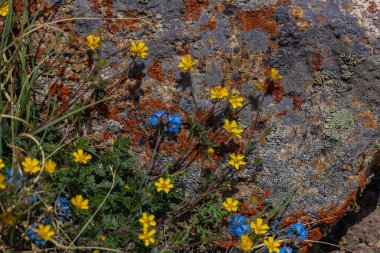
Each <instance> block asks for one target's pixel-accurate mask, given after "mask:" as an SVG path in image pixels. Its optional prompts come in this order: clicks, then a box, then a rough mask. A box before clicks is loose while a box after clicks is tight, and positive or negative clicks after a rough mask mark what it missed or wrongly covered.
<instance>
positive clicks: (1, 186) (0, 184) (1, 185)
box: [0, 174, 7, 190]
mask: <svg viewBox="0 0 380 253" xmlns="http://www.w3.org/2000/svg"><path fill="white" fill-rule="evenodd" d="M5 187H7V185H6V183H5V176H4V175H3V174H0V189H2V190H4V189H5Z"/></svg>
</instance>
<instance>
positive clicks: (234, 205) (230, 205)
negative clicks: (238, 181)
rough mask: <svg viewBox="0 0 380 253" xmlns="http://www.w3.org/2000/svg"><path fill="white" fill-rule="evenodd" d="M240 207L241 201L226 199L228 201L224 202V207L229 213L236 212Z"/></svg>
mask: <svg viewBox="0 0 380 253" xmlns="http://www.w3.org/2000/svg"><path fill="white" fill-rule="evenodd" d="M238 205H239V201H237V200H234V199H232V198H226V201H224V202H223V206H224V207H225V208H226V209H227V211H228V212H236V211H237V209H238Z"/></svg>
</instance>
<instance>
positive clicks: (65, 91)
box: [50, 82, 71, 102]
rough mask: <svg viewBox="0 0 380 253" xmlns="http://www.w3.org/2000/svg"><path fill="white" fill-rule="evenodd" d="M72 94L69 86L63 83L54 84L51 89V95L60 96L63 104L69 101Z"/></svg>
mask: <svg viewBox="0 0 380 253" xmlns="http://www.w3.org/2000/svg"><path fill="white" fill-rule="evenodd" d="M70 93H71V91H70V90H69V88H68V87H67V86H65V85H63V84H62V83H61V82H58V83H55V84H53V85H52V87H51V88H50V94H52V95H56V94H59V95H60V99H61V101H63V102H66V101H67V99H68V98H69V96H70Z"/></svg>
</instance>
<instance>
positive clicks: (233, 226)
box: [228, 216, 250, 238]
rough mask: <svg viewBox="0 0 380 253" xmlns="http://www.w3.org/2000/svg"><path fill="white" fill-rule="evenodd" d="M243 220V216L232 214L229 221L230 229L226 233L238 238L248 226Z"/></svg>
mask: <svg viewBox="0 0 380 253" xmlns="http://www.w3.org/2000/svg"><path fill="white" fill-rule="evenodd" d="M244 220H245V218H244V216H233V217H232V219H231V220H230V222H229V224H230V229H229V230H228V233H229V234H230V235H232V236H237V237H239V238H240V237H241V236H242V235H244V234H245V233H246V232H247V231H248V230H249V228H250V225H249V224H244Z"/></svg>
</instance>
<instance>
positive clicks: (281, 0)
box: [276, 0, 292, 6]
mask: <svg viewBox="0 0 380 253" xmlns="http://www.w3.org/2000/svg"><path fill="white" fill-rule="evenodd" d="M291 3H292V1H291V0H277V3H276V6H289V5H290V4H291Z"/></svg>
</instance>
